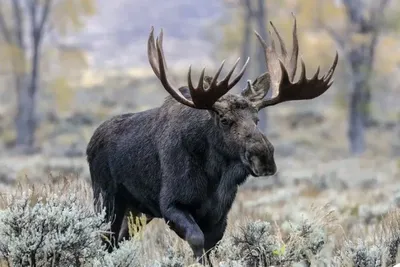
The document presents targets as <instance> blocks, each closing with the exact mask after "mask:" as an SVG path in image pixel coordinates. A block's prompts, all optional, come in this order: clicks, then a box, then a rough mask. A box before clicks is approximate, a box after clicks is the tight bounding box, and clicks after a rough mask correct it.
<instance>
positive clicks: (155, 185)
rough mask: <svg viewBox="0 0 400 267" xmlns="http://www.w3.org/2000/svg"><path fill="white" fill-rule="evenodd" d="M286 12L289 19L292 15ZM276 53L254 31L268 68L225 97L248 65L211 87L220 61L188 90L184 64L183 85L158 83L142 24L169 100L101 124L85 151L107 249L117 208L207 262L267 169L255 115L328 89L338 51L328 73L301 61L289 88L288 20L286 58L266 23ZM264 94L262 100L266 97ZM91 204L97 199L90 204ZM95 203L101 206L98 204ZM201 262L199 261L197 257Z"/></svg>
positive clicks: (270, 154)
mask: <svg viewBox="0 0 400 267" xmlns="http://www.w3.org/2000/svg"><path fill="white" fill-rule="evenodd" d="M292 15H293V14H292ZM270 24H271V26H272V28H273V30H274V32H275V35H276V36H277V39H278V41H279V45H280V50H281V53H278V52H277V50H276V48H275V42H274V41H272V42H271V44H270V45H268V44H267V42H266V41H265V40H264V39H263V38H262V37H261V36H260V35H259V34H258V33H257V32H256V31H255V35H256V36H257V39H258V40H259V42H260V44H261V45H262V47H263V50H264V52H265V60H266V64H267V67H268V71H267V72H265V73H263V74H261V75H260V76H259V77H257V78H256V79H255V80H254V81H253V82H252V81H251V80H248V81H247V83H246V86H245V88H244V89H242V90H241V93H240V94H233V93H228V91H230V90H231V89H232V88H233V87H234V86H235V85H236V84H237V83H238V82H239V80H240V79H241V78H242V76H243V74H244V72H245V70H246V68H247V65H248V63H249V58H248V59H247V61H246V62H245V64H244V65H243V67H242V68H241V70H240V71H239V73H238V74H237V75H235V76H234V78H232V80H231V81H230V79H231V76H232V75H233V73H234V70H235V68H236V67H237V65H238V62H239V59H240V58H239V59H238V60H237V61H236V63H235V64H234V65H233V67H232V68H231V69H230V71H229V72H228V73H227V75H226V77H225V78H224V79H222V80H220V81H218V77H219V75H220V73H221V71H222V69H223V66H224V62H225V61H223V62H222V63H221V65H220V67H219V69H218V70H217V71H216V73H215V75H214V76H208V75H205V68H204V69H203V70H202V72H201V74H200V77H199V81H198V84H197V86H196V87H195V85H193V81H192V74H191V65H190V66H189V70H188V73H187V85H184V86H180V87H177V86H175V85H173V84H172V83H171V81H170V80H169V79H168V74H167V65H166V61H165V56H164V51H163V47H162V44H163V31H162V29H161V33H160V34H159V36H158V37H157V38H156V40H155V39H154V28H153V27H151V31H150V35H149V38H148V44H147V50H148V51H147V53H148V60H149V63H150V66H151V68H152V70H153V72H154V74H155V75H156V76H157V78H158V79H159V81H160V82H161V84H162V86H163V87H164V89H165V90H166V91H167V92H168V93H169V95H168V96H167V97H166V98H165V100H164V102H163V103H162V105H161V106H159V107H156V108H152V109H149V110H145V111H141V112H136V113H127V114H122V115H117V116H115V117H112V118H110V119H108V120H106V121H105V122H103V123H102V124H101V125H100V126H99V127H98V128H97V129H96V130H95V131H94V133H93V136H92V137H91V139H90V142H89V144H88V146H87V151H86V155H87V161H88V165H89V169H90V175H91V183H92V189H93V194H94V201H95V207H97V208H105V210H106V219H107V220H109V221H110V222H111V226H110V227H111V229H110V235H109V236H108V238H109V239H111V240H113V241H112V244H109V242H106V243H107V244H106V246H107V249H108V251H112V249H113V247H118V236H119V235H120V232H121V225H122V223H123V220H124V217H125V215H126V212H127V211H131V212H132V213H133V214H134V216H140V215H145V216H146V218H147V220H148V222H150V221H151V220H152V219H153V218H161V219H164V220H165V222H166V223H167V224H168V226H169V227H170V228H171V229H172V230H173V231H174V232H175V233H176V234H177V235H178V236H179V237H180V238H182V239H183V240H185V241H186V242H188V244H189V245H190V247H191V249H192V251H193V254H194V258H195V259H196V260H197V261H198V262H199V263H205V262H206V261H205V259H207V261H208V262H210V259H209V252H210V250H211V249H212V248H213V247H214V246H215V245H216V244H217V242H218V241H220V240H221V239H222V237H223V235H224V232H225V228H226V226H227V216H228V213H229V210H230V209H231V206H232V204H233V202H234V199H235V196H236V193H237V191H238V187H239V186H240V185H241V184H242V183H244V182H245V181H246V179H247V178H248V177H249V176H250V175H251V176H253V177H266V176H272V175H274V174H275V173H276V172H277V167H276V164H275V160H274V147H273V145H272V144H271V143H270V141H269V140H268V139H267V137H266V136H265V135H264V134H263V133H262V132H261V130H260V129H259V128H258V127H257V123H258V112H259V111H260V110H261V109H263V108H266V107H268V106H272V105H276V104H279V103H283V102H285V101H293V100H306V99H313V98H316V97H318V96H320V95H322V94H323V93H324V92H326V91H327V90H328V89H329V88H330V87H331V85H332V83H333V79H332V76H333V74H334V71H335V68H336V65H337V62H338V53H337V52H336V56H335V59H334V61H333V64H332V65H331V67H330V69H329V70H328V72H327V73H326V74H325V75H324V76H323V77H321V78H319V71H320V68H319V67H318V69H317V71H316V73H315V74H314V76H313V77H312V78H311V79H308V78H307V77H306V67H305V63H304V61H303V60H302V59H301V73H300V77H299V79H298V81H297V82H295V81H294V78H295V75H296V70H297V63H298V53H299V44H298V39H297V22H296V17H295V16H294V15H293V31H292V38H293V45H292V46H293V47H292V51H291V55H289V54H288V53H287V50H286V46H285V43H284V41H283V40H282V38H281V36H280V34H279V32H278V30H277V29H276V28H275V26H274V24H273V23H272V22H270ZM269 90H272V96H271V97H270V98H269V99H266V95H267V93H268V91H269ZM100 200H101V201H100ZM99 203H101V204H99ZM203 255H205V256H206V257H203Z"/></svg>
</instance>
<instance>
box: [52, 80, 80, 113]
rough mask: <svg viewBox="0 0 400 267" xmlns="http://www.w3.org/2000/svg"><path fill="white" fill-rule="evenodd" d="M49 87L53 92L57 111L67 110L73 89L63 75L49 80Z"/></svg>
mask: <svg viewBox="0 0 400 267" xmlns="http://www.w3.org/2000/svg"><path fill="white" fill-rule="evenodd" d="M49 89H50V91H52V93H53V94H54V98H55V102H56V104H57V107H58V110H59V111H61V112H62V111H69V110H70V109H71V108H70V104H71V102H72V98H73V97H74V91H73V90H72V87H71V86H70V84H69V82H68V80H67V79H66V78H65V77H63V76H58V77H55V78H54V79H53V80H51V81H50V84H49Z"/></svg>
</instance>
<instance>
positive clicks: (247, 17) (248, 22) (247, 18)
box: [239, 0, 253, 89]
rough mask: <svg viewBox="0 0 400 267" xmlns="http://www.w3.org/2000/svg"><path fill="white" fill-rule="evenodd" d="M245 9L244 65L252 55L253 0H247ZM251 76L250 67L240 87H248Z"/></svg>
mask: <svg viewBox="0 0 400 267" xmlns="http://www.w3.org/2000/svg"><path fill="white" fill-rule="evenodd" d="M243 9H244V10H245V14H246V15H245V18H244V32H243V40H242V52H241V56H240V59H241V61H242V66H243V65H244V63H245V62H246V60H247V58H248V57H250V53H251V43H250V35H251V19H252V16H253V14H252V9H251V1H250V0H245V1H244V6H243ZM248 77H249V69H248V70H247V71H246V72H245V73H244V75H243V77H242V79H241V80H240V82H239V85H240V89H242V88H245V87H246V81H247V80H248Z"/></svg>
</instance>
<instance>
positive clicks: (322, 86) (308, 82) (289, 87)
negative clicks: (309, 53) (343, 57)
mask: <svg viewBox="0 0 400 267" xmlns="http://www.w3.org/2000/svg"><path fill="white" fill-rule="evenodd" d="M338 60H339V55H338V52H337V51H336V55H335V59H334V61H333V63H332V65H331V67H330V68H329V70H328V72H327V73H326V74H325V75H324V76H323V77H322V78H318V74H319V71H320V67H318V69H317V71H316V73H315V74H314V76H313V77H312V78H311V79H307V77H306V68H305V64H304V61H303V60H301V66H302V67H301V74H300V78H299V80H298V81H297V82H296V83H292V82H290V81H289V79H288V78H289V75H288V72H287V70H286V69H285V66H284V65H283V63H282V62H281V61H279V62H280V65H281V70H282V79H281V83H280V91H279V94H278V95H277V96H276V97H274V98H271V99H268V100H262V101H259V102H258V103H257V104H256V106H257V107H258V109H262V108H265V107H267V106H273V105H276V104H279V103H282V102H286V101H293V100H310V99H313V98H316V97H318V96H320V95H322V94H323V93H325V92H326V91H327V90H328V89H329V88H330V87H331V86H332V84H333V80H332V77H333V73H334V72H335V69H336V66H337V63H338Z"/></svg>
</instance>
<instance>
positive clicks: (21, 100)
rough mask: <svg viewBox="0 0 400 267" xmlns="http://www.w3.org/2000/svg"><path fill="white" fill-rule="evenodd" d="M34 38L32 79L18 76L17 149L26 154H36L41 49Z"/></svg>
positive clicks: (38, 39) (38, 42)
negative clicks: (37, 98)
mask: <svg viewBox="0 0 400 267" xmlns="http://www.w3.org/2000/svg"><path fill="white" fill-rule="evenodd" d="M33 36H34V44H33V57H32V69H31V72H30V74H31V75H30V77H29V78H30V79H29V78H28V76H27V75H23V77H21V76H18V75H17V78H16V80H17V97H18V100H17V101H18V107H17V108H18V111H17V112H18V113H17V118H16V130H17V139H16V144H15V145H16V147H17V148H18V149H21V150H22V151H23V152H24V153H28V154H29V153H34V152H35V147H34V145H35V132H36V127H37V120H36V105H37V101H36V93H37V82H38V80H39V63H40V62H39V60H40V58H39V56H40V55H39V52H40V51H39V47H40V38H38V37H37V36H35V33H34V34H33Z"/></svg>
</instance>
